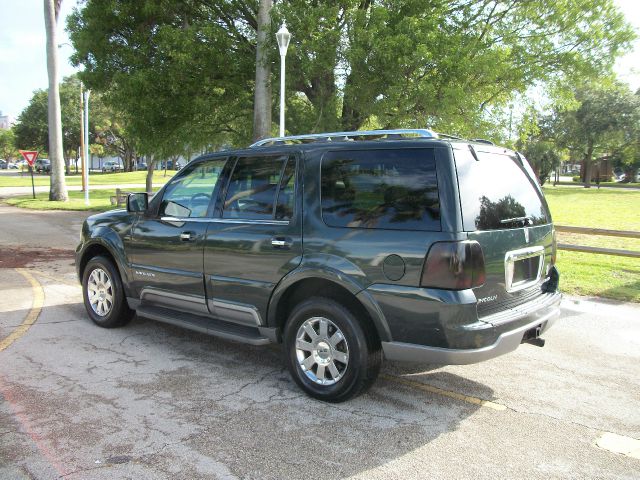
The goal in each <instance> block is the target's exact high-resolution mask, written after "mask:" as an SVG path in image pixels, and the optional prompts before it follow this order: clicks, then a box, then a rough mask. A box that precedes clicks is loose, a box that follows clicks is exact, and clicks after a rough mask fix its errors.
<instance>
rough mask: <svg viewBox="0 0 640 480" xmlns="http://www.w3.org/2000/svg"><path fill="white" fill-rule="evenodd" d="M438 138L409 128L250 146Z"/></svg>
mask: <svg viewBox="0 0 640 480" xmlns="http://www.w3.org/2000/svg"><path fill="white" fill-rule="evenodd" d="M412 137H414V138H415V137H419V138H438V134H437V133H435V132H433V131H431V130H427V129H420V128H411V129H399V130H359V131H355V132H331V133H314V134H309V135H294V136H290V137H275V138H265V139H262V140H258V141H257V142H256V143H254V144H253V145H251V148H254V147H264V146H267V145H291V144H300V143H317V142H350V141H356V140H380V139H384V140H399V139H402V138H412Z"/></svg>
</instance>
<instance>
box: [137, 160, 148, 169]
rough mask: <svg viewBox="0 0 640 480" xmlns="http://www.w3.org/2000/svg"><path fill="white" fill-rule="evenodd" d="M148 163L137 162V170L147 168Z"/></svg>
mask: <svg viewBox="0 0 640 480" xmlns="http://www.w3.org/2000/svg"><path fill="white" fill-rule="evenodd" d="M146 169H147V164H146V163H145V162H138V163H136V170H146Z"/></svg>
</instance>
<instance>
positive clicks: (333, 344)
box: [284, 297, 382, 402]
mask: <svg viewBox="0 0 640 480" xmlns="http://www.w3.org/2000/svg"><path fill="white" fill-rule="evenodd" d="M366 327H367V325H366V324H365V325H363V323H361V322H360V321H358V319H357V318H356V317H355V316H354V315H353V313H351V311H349V310H348V309H347V308H345V307H344V306H343V305H341V304H340V303H337V302H335V301H333V300H330V299H328V298H323V297H313V298H310V299H308V300H306V301H304V302H302V303H300V304H299V305H297V306H296V307H295V308H294V310H293V311H292V312H291V315H290V316H289V319H288V321H287V325H286V327H285V331H284V348H285V357H286V363H287V366H288V368H289V371H290V373H291V376H292V377H293V379H294V380H295V382H296V383H297V384H298V385H299V386H300V388H302V389H303V390H304V391H305V392H306V393H307V394H309V395H311V396H312V397H315V398H317V399H319V400H324V401H328V402H343V401H345V400H348V399H350V398H352V397H354V396H356V395H359V394H361V393H364V392H365V391H366V390H367V389H368V388H369V387H370V386H371V385H372V384H373V382H374V381H375V379H376V378H377V376H378V372H379V371H380V364H381V362H382V351H381V349H380V342H379V341H378V340H377V337H376V335H375V333H374V332H372V331H367V330H365V328H366Z"/></svg>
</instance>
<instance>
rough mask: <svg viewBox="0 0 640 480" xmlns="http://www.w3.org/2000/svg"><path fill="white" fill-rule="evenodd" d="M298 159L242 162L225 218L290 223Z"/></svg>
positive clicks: (232, 182) (233, 178)
mask: <svg viewBox="0 0 640 480" xmlns="http://www.w3.org/2000/svg"><path fill="white" fill-rule="evenodd" d="M295 166H296V165H295V159H294V158H288V156H286V155H283V156H277V157H245V158H239V159H238V161H237V163H236V166H235V168H234V170H233V173H232V175H231V179H230V180H229V186H228V188H227V196H226V198H225V202H224V207H223V213H222V217H223V218H238V219H246V220H272V219H274V218H275V219H277V220H290V219H291V216H292V215H293V203H294V187H295Z"/></svg>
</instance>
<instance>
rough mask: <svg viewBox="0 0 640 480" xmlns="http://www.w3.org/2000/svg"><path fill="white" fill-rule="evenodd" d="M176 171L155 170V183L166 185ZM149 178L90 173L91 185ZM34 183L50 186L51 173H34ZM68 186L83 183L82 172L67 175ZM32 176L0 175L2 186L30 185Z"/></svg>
mask: <svg viewBox="0 0 640 480" xmlns="http://www.w3.org/2000/svg"><path fill="white" fill-rule="evenodd" d="M175 173H176V172H175V171H173V170H167V176H166V177H165V176H164V170H156V171H155V172H153V184H154V185H164V184H165V182H167V181H168V180H169V179H170V178H171V177H173V175H175ZM146 179H147V172H120V173H98V172H95V173H93V172H92V173H91V174H90V175H89V185H90V186H91V185H130V184H132V183H139V184H144V183H145V182H146ZM33 180H34V184H35V185H36V186H48V185H49V175H41V174H36V173H34V175H33ZM65 181H66V183H67V186H79V185H82V176H81V175H80V174H75V173H73V174H71V175H67V176H66V177H65ZM30 186H31V176H30V175H29V172H24V173H23V174H22V175H21V174H20V173H19V172H17V173H15V174H13V175H9V174H3V175H0V187H30Z"/></svg>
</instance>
